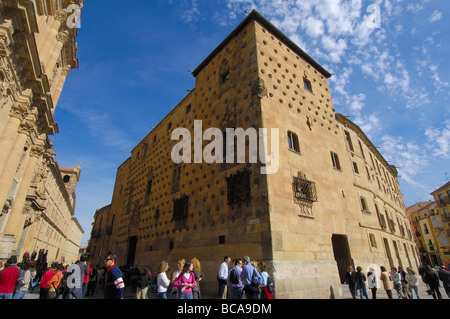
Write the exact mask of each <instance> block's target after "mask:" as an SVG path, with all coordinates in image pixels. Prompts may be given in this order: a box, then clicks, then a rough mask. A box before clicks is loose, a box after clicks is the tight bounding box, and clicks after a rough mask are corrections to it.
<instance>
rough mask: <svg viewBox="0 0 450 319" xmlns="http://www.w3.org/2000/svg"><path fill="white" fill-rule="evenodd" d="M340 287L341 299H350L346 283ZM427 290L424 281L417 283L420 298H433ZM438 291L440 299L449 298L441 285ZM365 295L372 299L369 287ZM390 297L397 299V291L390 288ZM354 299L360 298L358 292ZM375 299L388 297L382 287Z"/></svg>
mask: <svg viewBox="0 0 450 319" xmlns="http://www.w3.org/2000/svg"><path fill="white" fill-rule="evenodd" d="M341 287H342V293H343V296H342V297H341V299H352V295H351V293H350V290H349V289H348V285H345V284H344V285H342V286H341ZM427 290H428V287H427V285H426V284H425V283H423V282H421V283H420V284H419V296H420V299H433V296H432V295H429V294H428V293H427ZM439 291H440V292H441V295H442V299H449V297H448V296H447V293H446V292H445V289H444V287H442V285H441V287H440V288H439ZM367 295H368V296H369V299H372V291H371V290H370V289H367ZM413 297H414V299H416V296H415V295H414V296H413ZM392 298H393V299H398V295H397V291H395V290H392ZM356 299H360V296H359V292H357V294H356ZM377 299H389V298H388V296H387V294H386V291H385V290H384V289H383V288H378V289H377Z"/></svg>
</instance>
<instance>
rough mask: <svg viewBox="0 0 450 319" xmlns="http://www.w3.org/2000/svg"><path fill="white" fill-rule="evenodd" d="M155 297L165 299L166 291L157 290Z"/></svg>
mask: <svg viewBox="0 0 450 319" xmlns="http://www.w3.org/2000/svg"><path fill="white" fill-rule="evenodd" d="M156 299H167V296H166V293H165V292H158V293H157V294H156Z"/></svg>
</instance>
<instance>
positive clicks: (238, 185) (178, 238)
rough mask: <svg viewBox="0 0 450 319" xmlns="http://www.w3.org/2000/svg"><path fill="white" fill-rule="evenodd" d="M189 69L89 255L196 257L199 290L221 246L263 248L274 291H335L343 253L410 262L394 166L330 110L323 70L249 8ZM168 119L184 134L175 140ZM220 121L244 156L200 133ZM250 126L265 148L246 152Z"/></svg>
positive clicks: (256, 252)
mask: <svg viewBox="0 0 450 319" xmlns="http://www.w3.org/2000/svg"><path fill="white" fill-rule="evenodd" d="M193 75H194V77H195V88H194V89H193V90H192V91H191V92H190V93H189V94H188V95H187V96H186V97H185V98H184V99H183V100H182V101H181V102H180V103H179V104H178V105H177V106H176V107H174V108H173V109H172V111H171V112H170V113H169V114H168V115H167V116H166V117H165V118H164V119H162V120H161V122H160V123H159V124H158V125H157V126H156V127H155V128H154V129H153V130H152V131H151V132H150V133H149V134H148V135H147V136H146V137H144V139H143V140H142V141H141V142H140V143H138V145H136V147H135V148H134V149H133V150H132V151H131V156H130V157H129V158H128V159H127V160H126V161H125V162H124V163H122V165H121V166H120V167H119V168H118V169H117V177H116V182H115V186H114V191H113V197H112V202H111V205H110V207H108V209H107V212H105V214H102V215H98V214H97V213H96V216H94V218H95V222H94V227H93V229H92V233H93V234H95V235H96V236H97V235H98V234H100V232H99V230H100V229H102V230H103V229H106V228H108V229H110V234H108V235H107V236H108V240H104V236H106V235H104V236H102V235H101V234H100V235H99V236H97V237H95V238H94V237H93V236H91V239H90V242H89V252H90V253H91V258H95V259H96V260H103V259H104V258H105V257H106V255H107V254H108V253H110V252H113V253H116V254H117V255H118V257H119V264H121V265H122V264H123V265H124V264H127V265H132V264H138V265H141V266H142V265H149V266H151V268H152V270H154V271H156V270H157V265H158V263H159V262H160V261H161V260H167V261H168V262H169V263H171V265H172V266H173V268H174V267H175V265H176V260H177V259H179V258H185V259H186V260H190V259H192V258H194V257H196V258H198V259H199V260H200V262H201V265H202V271H203V272H204V273H205V274H206V278H205V280H203V281H202V283H201V285H202V286H201V289H202V291H203V293H204V295H209V296H215V295H216V291H217V281H216V276H217V270H218V267H219V265H220V263H221V262H222V261H223V257H224V255H230V256H232V257H241V258H242V257H243V256H245V255H248V256H250V258H251V259H252V260H256V261H265V262H266V263H267V265H268V266H269V269H270V274H271V276H272V278H274V281H275V285H276V297H277V298H329V297H330V295H333V296H337V297H338V296H340V295H341V294H342V286H341V283H342V282H343V276H344V274H345V271H346V270H347V267H348V266H349V265H353V266H362V267H363V269H364V271H366V270H367V269H368V267H369V266H371V265H373V267H374V268H376V270H378V271H379V266H380V265H384V266H386V267H389V266H390V265H396V266H397V265H402V266H404V267H406V266H411V267H413V268H415V269H417V267H418V264H417V252H416V246H415V243H414V241H413V240H412V232H411V228H410V226H411V224H410V222H409V218H408V216H407V214H406V209H405V206H404V203H403V200H402V196H401V192H400V188H399V184H398V181H397V171H396V169H395V167H394V166H392V165H389V164H388V163H387V161H386V160H385V159H384V158H383V156H382V155H381V154H380V153H379V151H378V150H377V148H376V147H374V146H373V144H372V143H371V142H370V140H369V139H368V138H367V137H366V136H365V134H364V133H363V132H362V131H361V129H360V128H359V127H358V126H357V125H355V124H354V123H352V122H351V121H350V120H348V119H347V118H346V117H344V116H342V115H340V114H336V113H335V109H334V107H333V102H332V98H331V95H330V89H329V84H328V78H330V77H331V74H330V73H329V72H328V71H327V70H325V69H324V68H323V67H322V66H320V65H319V64H318V63H317V62H316V61H314V60H313V59H312V58H311V57H310V56H308V55H307V54H306V53H305V52H304V51H303V50H301V49H300V48H299V47H298V46H297V45H296V44H294V43H293V42H292V41H291V40H290V39H288V38H287V37H286V36H285V35H284V34H282V33H281V32H280V31H279V30H278V29H276V28H275V27H274V26H273V25H272V24H271V23H270V22H268V21H267V20H266V19H265V18H264V17H262V16H261V15H260V14H259V13H257V12H256V11H252V12H251V13H250V14H249V15H248V16H247V17H246V19H244V20H243V21H242V22H241V24H239V26H237V27H236V28H235V29H234V30H233V31H232V32H231V34H230V35H229V36H228V37H227V38H226V39H224V40H223V41H222V42H221V43H220V44H219V45H218V46H217V48H216V49H215V50H214V51H213V52H212V53H211V54H210V55H209V56H208V57H207V58H206V59H205V60H204V61H203V62H202V63H201V64H200V65H199V66H198V67H197V68H196V69H195V70H194V71H193ZM179 128H184V129H187V130H188V131H189V132H190V133H191V135H190V136H191V139H186V140H185V139H184V138H183V141H180V140H181V138H180V136H178V135H177V134H174V132H175V133H176V132H177V129H179ZM209 128H218V129H219V130H220V132H222V134H215V135H214V134H212V135H213V136H212V135H211V134H209V133H211V132H212V131H208V129H209ZM230 128H234V129H236V132H237V130H238V129H239V128H242V129H243V130H244V132H245V133H246V134H247V135H248V136H249V137H247V139H246V140H245V141H244V142H242V141H243V140H242V139H239V137H238V138H236V144H235V145H238V143H240V142H242V144H241V146H242V145H245V149H246V152H245V161H244V162H242V163H241V162H240V155H239V154H238V155H237V156H235V157H233V156H231V157H230V156H228V155H231V154H228V155H227V154H222V153H220V152H218V151H217V150H218V149H219V148H217V149H214V150H213V148H212V146H211V144H214V145H216V146H217V145H220V144H221V143H223V141H224V140H225V141H227V139H226V137H227V129H230ZM264 128H265V129H267V130H266V131H264V130H260V129H264ZM252 129H254V131H256V138H257V140H258V141H259V142H260V143H261V141H262V143H261V144H258V152H261V154H266V156H264V157H262V156H258V159H257V160H254V159H253V160H250V158H251V156H252V155H254V152H253V151H251V147H252V145H254V144H252V143H253V141H254V138H255V136H251V133H252V132H254V131H252ZM276 129H277V130H276ZM196 131H197V133H198V132H200V134H196ZM178 132H179V131H178ZM214 132H217V131H214ZM174 135H175V136H174ZM216 140H217V141H218V143H217V144H216V143H213V141H216ZM233 140H234V138H232V139H231V142H232V141H233ZM228 141H230V140H228ZM183 142H184V143H185V144H182V143H183ZM179 143H181V144H182V145H183V146H184V147H183V149H182V151H180V152H179V149H177V145H180V144H179ZM264 143H266V144H264ZM231 144H232V143H231ZM263 145H265V146H264V147H263V150H262V151H261V146H263ZM277 146H278V147H277ZM232 149H233V148H232V147H231V148H230V150H232ZM240 149H242V147H241V148H239V147H237V148H236V146H235V150H236V151H239V150H240ZM174 150H175V151H174ZM189 151H192V152H191V153H189ZM202 152H203V153H202ZM174 153H175V155H183V157H184V156H185V157H184V158H185V159H186V158H189V159H190V160H191V161H190V163H189V161H184V162H181V163H176V162H174V160H173V158H174V157H173V154H174ZM202 155H203V156H202ZM207 155H210V156H212V157H213V158H214V159H215V161H213V162H210V163H208V162H207V161H206V160H205V159H206V158H207ZM175 157H176V156H175ZM268 161H270V162H268ZM277 164H278V165H277ZM100 216H102V223H99V217H100ZM106 216H108V217H107V218H106ZM100 224H101V228H100ZM105 227H106V228H105ZM102 243H105V245H102ZM100 246H101V249H99V247H100ZM93 247H96V249H95V254H92V252H93ZM377 267H378V268H377ZM173 268H172V269H173Z"/></svg>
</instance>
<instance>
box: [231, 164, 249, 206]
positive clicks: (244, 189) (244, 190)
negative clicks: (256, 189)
mask: <svg viewBox="0 0 450 319" xmlns="http://www.w3.org/2000/svg"><path fill="white" fill-rule="evenodd" d="M227 189H228V194H227V204H228V205H231V206H232V205H235V204H237V205H240V204H242V203H249V202H250V200H251V195H250V171H249V170H247V169H245V170H243V171H242V172H238V173H236V174H232V175H230V176H229V177H227Z"/></svg>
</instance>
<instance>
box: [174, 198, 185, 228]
mask: <svg viewBox="0 0 450 319" xmlns="http://www.w3.org/2000/svg"><path fill="white" fill-rule="evenodd" d="M188 206H189V196H187V195H183V196H181V197H180V198H179V199H175V200H174V201H173V220H174V221H175V222H176V227H184V226H186V222H187V217H188Z"/></svg>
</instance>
